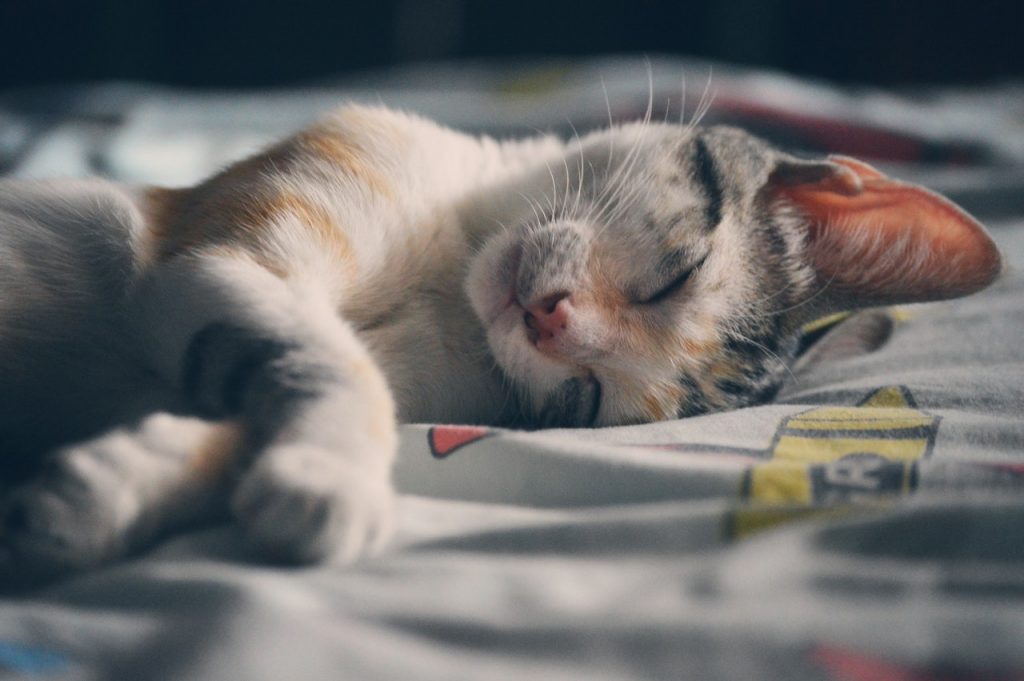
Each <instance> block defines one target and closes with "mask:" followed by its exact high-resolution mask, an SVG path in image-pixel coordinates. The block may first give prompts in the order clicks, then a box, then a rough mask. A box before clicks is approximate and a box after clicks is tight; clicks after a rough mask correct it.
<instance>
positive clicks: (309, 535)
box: [136, 255, 397, 562]
mask: <svg viewBox="0 0 1024 681" xmlns="http://www.w3.org/2000/svg"><path fill="white" fill-rule="evenodd" d="M138 293H139V295H138V296H137V297H136V300H137V301H138V305H139V306H140V311H139V315H138V318H139V319H141V320H145V324H144V328H145V329H146V330H148V331H149V333H150V341H149V345H150V346H151V348H152V350H153V352H154V362H155V364H156V365H157V366H158V370H159V371H160V373H162V374H163V375H164V376H165V377H167V378H168V379H169V380H172V381H174V382H175V383H176V384H177V385H178V386H180V389H181V391H182V393H183V394H184V396H185V397H186V398H187V400H188V401H189V402H190V403H191V405H192V407H193V408H194V409H195V410H196V411H197V412H198V413H200V414H201V415H204V416H208V417H212V418H233V419H235V418H237V419H238V420H239V421H240V422H241V423H242V425H243V429H244V438H245V443H244V448H245V451H246V452H247V454H248V458H247V459H246V460H244V461H243V462H242V464H241V466H240V470H239V477H238V483H237V486H236V488H235V489H234V492H233V494H232V498H231V510H232V512H233V514H234V516H235V518H236V519H237V521H238V523H239V524H240V526H241V527H242V529H243V531H244V532H245V534H246V535H247V537H248V538H249V540H250V541H251V542H252V543H253V544H254V545H255V546H256V547H257V548H258V549H259V550H260V551H261V552H262V554H263V555H265V556H267V557H268V558H272V559H276V560H282V561H288V562H310V561H317V560H322V559H325V558H327V557H334V558H335V559H339V560H342V561H350V560H353V559H355V558H356V557H358V556H359V555H362V554H364V553H366V552H372V551H373V550H375V549H376V548H378V547H380V546H381V545H382V544H383V542H384V541H385V540H386V538H387V537H388V536H389V534H390V521H391V513H392V505H393V499H394V491H393V488H392V485H391V464H392V461H393V458H394V453H395V449H396V446H397V439H396V425H395V415H394V407H393V405H392V401H391V396H390V393H389V391H388V388H387V384H386V382H385V380H384V377H383V375H382V374H381V372H380V370H379V368H378V367H377V366H376V364H375V363H374V361H373V360H372V358H371V357H370V356H369V354H368V352H367V351H366V349H365V348H364V347H363V345H362V343H361V342H360V341H359V340H358V339H357V338H356V336H355V333H354V332H353V331H352V329H351V328H350V327H349V325H348V324H347V323H345V322H344V320H342V319H341V318H340V316H339V315H338V313H337V304H336V302H334V300H333V299H332V296H331V295H330V294H329V292H328V290H327V289H326V287H325V285H324V282H323V277H322V276H321V277H320V278H319V279H316V280H314V279H313V278H308V279H307V278H303V277H301V276H279V274H274V273H271V272H269V271H268V270H266V269H264V268H263V267H260V266H259V265H257V264H256V263H254V262H252V261H250V260H246V259H245V258H244V257H243V256H239V257H235V256H218V255H212V256H211V255H204V256H193V257H183V258H178V259H175V260H172V261H171V262H169V263H166V264H165V265H163V266H162V267H161V268H160V271H159V272H157V273H155V274H154V275H153V276H152V277H151V278H150V280H149V281H146V282H143V284H142V285H140V289H139V292H138Z"/></svg>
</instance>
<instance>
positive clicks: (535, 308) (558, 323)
mask: <svg viewBox="0 0 1024 681" xmlns="http://www.w3.org/2000/svg"><path fill="white" fill-rule="evenodd" d="M568 298H569V294H568V293H564V292H559V293H555V294H553V295H550V296H548V297H546V298H544V299H542V300H541V301H540V302H537V303H534V304H533V305H527V306H526V313H525V314H524V315H523V322H524V323H525V324H526V328H527V329H528V331H527V333H528V334H529V336H530V340H532V341H534V342H537V341H539V340H549V339H551V338H554V337H556V336H557V335H558V334H560V333H561V332H562V331H564V330H565V328H566V327H567V326H568V325H569V300H568Z"/></svg>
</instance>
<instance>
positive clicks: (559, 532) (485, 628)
mask: <svg viewBox="0 0 1024 681" xmlns="http://www.w3.org/2000/svg"><path fill="white" fill-rule="evenodd" d="M648 64H649V67H648ZM707 72H708V65H706V64H702V63H696V62H690V61H673V60H652V61H649V62H647V63H645V62H643V61H642V60H641V61H636V60H628V59H627V60H624V59H608V60H600V61H595V62H586V63H576V64H564V63H542V64H531V65H518V66H488V65H475V66H474V65H469V66H461V67H456V66H436V67H431V68H427V67H423V68H417V69H411V70H408V71H404V72H399V73H394V74H389V75H387V76H380V75H378V76H375V77H367V78H365V79H357V80H350V81H347V82H338V83H321V84H316V85H311V86H309V87H306V88H301V89H295V90H292V91H288V92H276V93H205V94H198V93H189V92H181V91H172V90H166V89H159V88H154V87H150V86H139V85H128V84H106V85H97V86H90V87H81V88H76V89H67V90H44V91H34V92H20V93H7V94H4V95H0V168H3V169H4V170H5V171H6V172H7V173H9V174H13V175H21V176H53V175H79V174H88V173H96V172H99V173H101V174H104V175H107V176H109V177H113V178H116V179H120V180H124V181H130V182H161V183H168V184H179V183H186V182H190V181H194V180H195V179H197V178H198V177H201V176H202V175H203V174H206V173H208V172H210V171H211V170H212V169H214V168H216V167H219V166H220V165H222V164H224V163H226V162H229V161H230V160H232V159H234V158H237V157H238V156H240V155H244V154H245V153H248V152H250V151H251V150H253V149H255V148H257V147H259V146H260V145H262V144H264V143H266V142H267V141H269V140H270V139H273V138H275V137H277V136H279V135H280V134H283V133H285V132H287V131H288V130H289V129H293V128H295V127H297V126H299V125H301V124H303V123H304V122H306V121H308V120H311V119H312V118H313V117H314V116H315V115H316V114H317V113H318V112H321V111H323V110H325V109H327V108H329V107H330V106H331V105H332V104H333V103H334V102H336V101H337V100H339V99H345V98H353V99H378V98H379V100H381V101H384V102H385V103H388V104H391V105H395V106H402V107H406V108H410V109H414V110H418V111H421V112H423V113H425V114H427V115H430V116H432V117H435V118H438V119H440V120H442V121H445V122H447V123H450V124H452V125H457V126H459V127H463V128H467V129H471V130H486V131H490V132H493V133H495V134H502V135H504V134H517V133H520V132H523V131H527V132H528V131H529V130H530V129H532V128H543V129H556V130H559V131H562V132H567V134H572V129H573V128H576V129H579V130H585V129H588V128H589V127H593V126H596V125H600V124H602V123H603V122H606V121H607V120H608V118H609V117H611V118H612V119H613V120H619V119H625V118H630V117H632V116H635V115H638V114H640V115H642V114H643V112H644V111H645V110H646V108H647V102H648V99H649V98H650V101H653V102H656V104H655V105H654V108H655V110H656V115H659V116H666V115H667V116H673V115H675V116H678V115H679V114H680V113H681V112H680V107H679V101H680V98H681V95H682V92H683V85H682V74H684V73H685V74H686V78H687V80H688V82H687V85H686V92H687V93H688V94H687V96H686V97H685V98H684V99H685V100H686V101H687V119H689V116H690V115H692V113H693V112H694V110H695V109H696V108H697V105H698V102H699V101H704V102H708V101H711V105H710V109H709V110H708V111H707V113H706V118H705V120H708V121H723V122H733V123H741V124H744V125H746V126H747V127H750V128H753V129H755V130H757V131H758V132H760V133H761V134H764V135H766V136H768V137H771V138H772V139H775V140H776V141H779V142H780V143H784V144H787V145H789V146H792V147H796V148H801V149H807V150H812V151H842V152H845V153H855V154H859V155H860V156H862V157H867V158H871V159H873V160H874V161H875V162H877V163H879V164H881V165H885V166H886V167H887V168H888V169H889V170H890V171H892V172H895V173H896V174H898V175H901V176H902V177H907V178H911V179H915V180H917V181H921V182H924V183H926V184H929V185H930V186H933V187H935V188H937V189H940V190H941V191H945V192H947V193H949V194H951V195H953V196H955V197H956V198H957V199H958V200H960V201H961V202H963V203H965V204H967V205H968V206H969V207H970V208H971V209H972V210H973V211H974V212H975V213H976V214H977V215H978V216H979V217H980V218H982V220H983V221H984V222H986V224H988V226H989V227H990V228H991V230H992V232H993V234H994V236H995V237H996V239H997V241H998V242H999V243H1000V245H1001V247H1002V248H1003V250H1004V254H1005V255H1006V257H1007V261H1008V263H1009V267H1008V269H1007V272H1006V273H1005V274H1004V276H1003V277H1002V279H1001V280H1000V281H999V282H998V283H997V284H996V285H995V286H993V287H992V288H991V289H989V290H987V291H986V292H984V293H982V294H980V295H978V296H974V297H972V298H968V299H964V300H958V301H950V302H944V303H937V304H929V305H921V306H911V307H907V308H903V309H900V310H898V311H896V312H894V316H895V318H896V320H897V321H896V325H895V329H894V331H893V335H892V337H891V339H890V340H889V341H888V342H887V343H886V344H885V345H884V346H883V347H881V348H880V349H878V350H876V351H874V352H871V353H868V354H863V355H856V356H851V357H848V358H845V359H842V360H839V361H832V362H825V363H822V364H819V365H817V366H814V367H813V368H811V369H809V370H807V371H803V372H800V373H799V374H798V375H797V376H794V380H793V381H791V382H790V384H789V385H788V386H787V388H786V389H785V390H784V391H783V392H782V393H781V394H780V396H779V398H778V399H777V400H776V401H775V402H774V403H772V404H769V405H764V406H760V407H754V408H748V409H743V410H739V411H735V412H731V413H725V414H713V415H707V416H702V417H697V418H691V419H686V420H681V421H672V422H665V423H659V424H650V425H645V426H634V427H623V428H608V429H600V430H550V431H539V432H515V431H506V430H500V429H490V428H482V427H467V426H461V425H457V424H419V425H408V426H403V427H402V429H401V447H400V452H399V457H398V464H397V467H396V471H395V476H396V482H397V484H398V487H399V489H400V491H401V492H402V495H401V498H400V501H399V507H398V522H397V537H396V539H395V542H394V543H393V545H392V546H391V547H390V548H389V549H388V550H387V551H386V552H384V553H383V554H382V555H380V556H378V557H376V558H373V559H369V560H366V561H363V562H361V563H359V564H358V565H356V566H354V567H341V566H334V565H324V566H319V567H315V568H305V569H284V568H277V567H270V566H265V565H259V564H257V563H254V562H252V561H251V560H249V556H247V554H246V552H245V550H244V548H243V547H242V546H241V543H240V541H239V537H238V536H237V535H236V534H235V532H234V531H233V530H232V529H231V528H229V527H215V528H210V529H207V530H204V531H199V532H194V533H192V534H189V535H186V536H182V537H178V538H176V539H172V540H170V541H168V542H165V543H164V544H162V545H161V546H159V547H157V548H155V549H154V550H153V551H151V552H148V553H147V554H146V555H144V556H141V557H139V558H138V559H135V560H133V561H130V562H126V563H123V564H121V565H117V566H113V567H111V568H108V569H105V570H101V571H98V572H96V573H93V574H89V575H85V576H82V577H79V578H75V579H72V580H68V581H65V582H63V583H60V584H56V585H53V586H50V587H47V588H45V589H42V590H40V591H37V592H34V593H31V594H26V595H24V596H22V597H19V598H11V599H7V600H3V601H0V678H8V677H9V678H21V677H40V678H55V679H97V678H112V679H132V678H146V679H161V678H167V679H178V678H188V679H237V678H245V679H280V678H289V679H328V678H330V679H336V678H352V679H396V678H403V679H410V678H413V679H446V680H451V679H473V680H487V679H495V680H497V679H517V680H518V679H522V678H524V677H529V676H535V677H537V678H543V679H555V680H557V679H590V680H595V681H596V680H604V679H608V680H611V679H623V680H625V679H698V680H704V679H739V678H752V679H822V680H831V681H868V680H886V681H895V680H902V679H960V678H972V679H1024V536H1022V535H1024V531H1022V528H1024V419H1022V411H1024V347H1022V344H1021V342H1020V337H1021V332H1022V331H1024V277H1022V275H1021V273H1020V271H1021V267H1022V265H1024V199H1022V197H1024V191H1022V190H1024V90H1022V89H1021V88H1020V87H1019V86H1015V85H1012V84H1008V85H1001V86H992V87H988V88H978V89H972V90H960V91H956V90H931V91H921V92H914V93H901V94H895V93H886V92H874V91H857V92H854V91H839V90H836V89H834V88H831V87H828V86H827V85H824V84H820V83H807V82H801V81H797V80H795V79H792V78H788V77H786V76H783V75H779V74H767V73H758V72H751V71H744V70H739V69H735V68H729V67H725V66H722V65H715V66H714V69H713V72H714V76H713V78H712V81H711V83H712V85H711V87H710V88H708V89H707V90H706V92H705V88H704V84H705V80H706V74H707ZM648 73H649V74H650V76H649V77H648ZM602 81H603V82H602ZM713 91H714V92H716V93H717V94H715V96H714V98H713V99H712V98H711V93H712V92H713ZM438 93H443V94H442V95H439V94H438ZM606 95H607V99H606ZM673 97H674V98H675V99H672V98H673ZM663 103H668V110H667V111H666V110H665V109H666V107H665V106H663ZM841 329H842V327H839V329H838V331H841ZM838 331H837V332H838Z"/></svg>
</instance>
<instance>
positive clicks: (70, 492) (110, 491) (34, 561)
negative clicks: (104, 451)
mask: <svg viewBox="0 0 1024 681" xmlns="http://www.w3.org/2000/svg"><path fill="white" fill-rule="evenodd" d="M130 496H131V492H130V490H125V489H123V488H119V486H118V485H117V483H116V481H115V480H114V479H112V477H111V475H110V472H109V471H108V470H106V469H105V466H104V465H103V462H102V461H98V460H96V459H95V457H93V456H91V455H90V452H88V451H74V450H72V451H66V452H61V453H60V454H59V455H58V456H57V457H56V458H55V459H53V460H52V461H51V462H50V463H49V464H48V465H47V467H46V469H45V470H44V472H43V473H42V475H41V476H40V477H38V478H37V479H35V480H33V481H32V482H30V483H27V484H25V485H23V486H21V487H18V488H15V489H14V490H12V491H11V492H10V494H9V495H8V496H7V498H6V499H5V500H4V501H3V503H2V509H0V539H2V541H0V545H2V550H0V591H2V590H10V589H22V588H26V587H29V586H34V585H37V584H41V583H43V582H47V581H51V580H53V579H57V578H59V577H62V576H65V575H68V574H72V573H75V572H80V571H82V570H86V569H89V568H92V567H96V566H98V565H101V564H103V563H106V562H108V561H110V560H112V559H113V558H115V557H117V556H119V555H120V554H121V552H122V547H123V543H122V538H123V537H122V535H123V532H122V529H123V528H122V525H123V523H122V522H121V518H123V517H124V515H125V513H124V511H125V508H123V507H125V506H126V505H130V504H131V503H132V500H131V499H130V498H129V497H130Z"/></svg>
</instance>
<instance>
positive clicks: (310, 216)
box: [143, 124, 393, 276]
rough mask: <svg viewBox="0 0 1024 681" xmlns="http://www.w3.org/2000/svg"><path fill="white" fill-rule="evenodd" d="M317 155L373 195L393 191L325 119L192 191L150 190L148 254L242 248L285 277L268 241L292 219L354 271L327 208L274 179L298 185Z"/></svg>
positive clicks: (163, 256) (348, 250) (352, 257)
mask: <svg viewBox="0 0 1024 681" xmlns="http://www.w3.org/2000/svg"><path fill="white" fill-rule="evenodd" d="M317 159H319V160H321V161H326V162H327V163H328V164H329V165H330V166H331V167H332V168H336V169H337V171H338V173H339V175H340V176H342V177H346V178H351V179H352V180H354V181H355V182H356V183H357V184H358V185H360V186H362V187H364V188H365V189H366V190H368V192H370V193H375V194H380V195H384V196H386V197H390V196H391V195H392V194H393V191H392V189H391V187H390V185H389V184H388V183H387V182H386V181H385V180H384V178H383V177H382V176H381V175H380V173H378V172H377V171H376V170H375V169H374V168H373V166H372V163H371V162H370V160H369V159H367V157H366V154H365V153H364V152H363V150H362V149H361V148H360V147H359V146H358V145H357V144H356V143H354V142H352V141H350V140H347V139H345V138H344V137H343V136H342V134H341V133H340V132H337V131H334V130H332V129H330V128H328V127H327V126H326V125H325V124H321V125H318V126H315V127H313V128H311V129H310V130H307V131H304V132H300V133H298V134H297V135H296V136H295V137H293V138H291V139H289V140H286V141H285V142H283V143H281V144H278V145H276V146H274V147H271V148H270V149H268V150H267V151H265V152H263V153H261V154H258V155H256V156H252V157H250V158H247V159H244V160H242V161H239V162H238V163H235V164H234V165H232V166H230V167H229V168H227V169H226V170H224V171H223V172H221V173H219V174H217V175H215V176H213V177H211V178H210V179H209V180H207V181H205V182H203V183H202V184H200V185H198V186H197V187H195V188H193V189H183V190H171V189H163V188H155V187H154V188H150V189H147V190H146V191H145V192H144V196H143V211H144V213H145V215H146V217H147V220H148V222H149V225H150V234H151V235H152V247H151V255H150V260H167V259H169V258H171V257H174V256H176V255H179V254H181V253H187V252H192V251H196V250H215V249H217V250H219V249H224V248H228V249H233V248H236V247H237V248H240V249H241V250H244V251H245V252H246V253H248V254H249V255H251V256H252V257H254V258H255V259H256V260H257V262H259V263H260V264H261V265H263V266H265V267H267V268H268V269H270V270H271V271H273V272H275V273H276V274H278V275H279V276H285V274H286V267H285V265H284V263H281V262H280V261H279V258H278V257H277V256H278V253H277V252H276V251H274V249H273V248H270V247H269V246H270V244H271V243H272V240H273V236H274V230H275V228H276V227H277V226H278V225H279V224H280V223H281V222H282V221H285V220H295V221H297V222H298V223H299V224H301V225H302V226H304V227H306V228H307V229H308V230H309V231H310V233H311V234H312V235H313V236H314V237H315V238H316V239H317V241H318V242H319V243H320V244H321V245H322V246H323V249H324V251H325V252H326V253H328V254H330V255H331V257H333V258H334V259H335V260H337V261H338V262H340V263H342V264H343V265H344V266H345V267H346V268H347V269H349V270H352V269H353V268H354V267H355V263H356V258H355V253H354V252H353V249H352V244H351V242H350V241H349V238H348V236H347V235H346V234H345V231H344V229H343V227H344V226H343V225H339V224H337V223H336V221H335V220H334V219H333V216H332V215H331V212H330V211H329V209H328V208H327V206H325V205H322V204H320V203H318V202H315V201H313V200H312V199H310V198H307V197H305V196H302V195H300V194H299V193H296V192H291V191H284V190H282V189H281V188H280V185H281V183H279V182H276V181H275V180H277V179H284V178H288V177H294V176H298V177H297V178H296V179H297V180H299V182H297V184H301V181H302V176H303V174H304V173H308V172H309V169H310V168H313V169H315V168H316V167H317V166H316V165H315V163H314V164H312V165H307V164H301V163H300V162H302V161H316V160H317ZM309 181H314V182H315V181H317V180H316V178H312V179H311V180H309Z"/></svg>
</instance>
